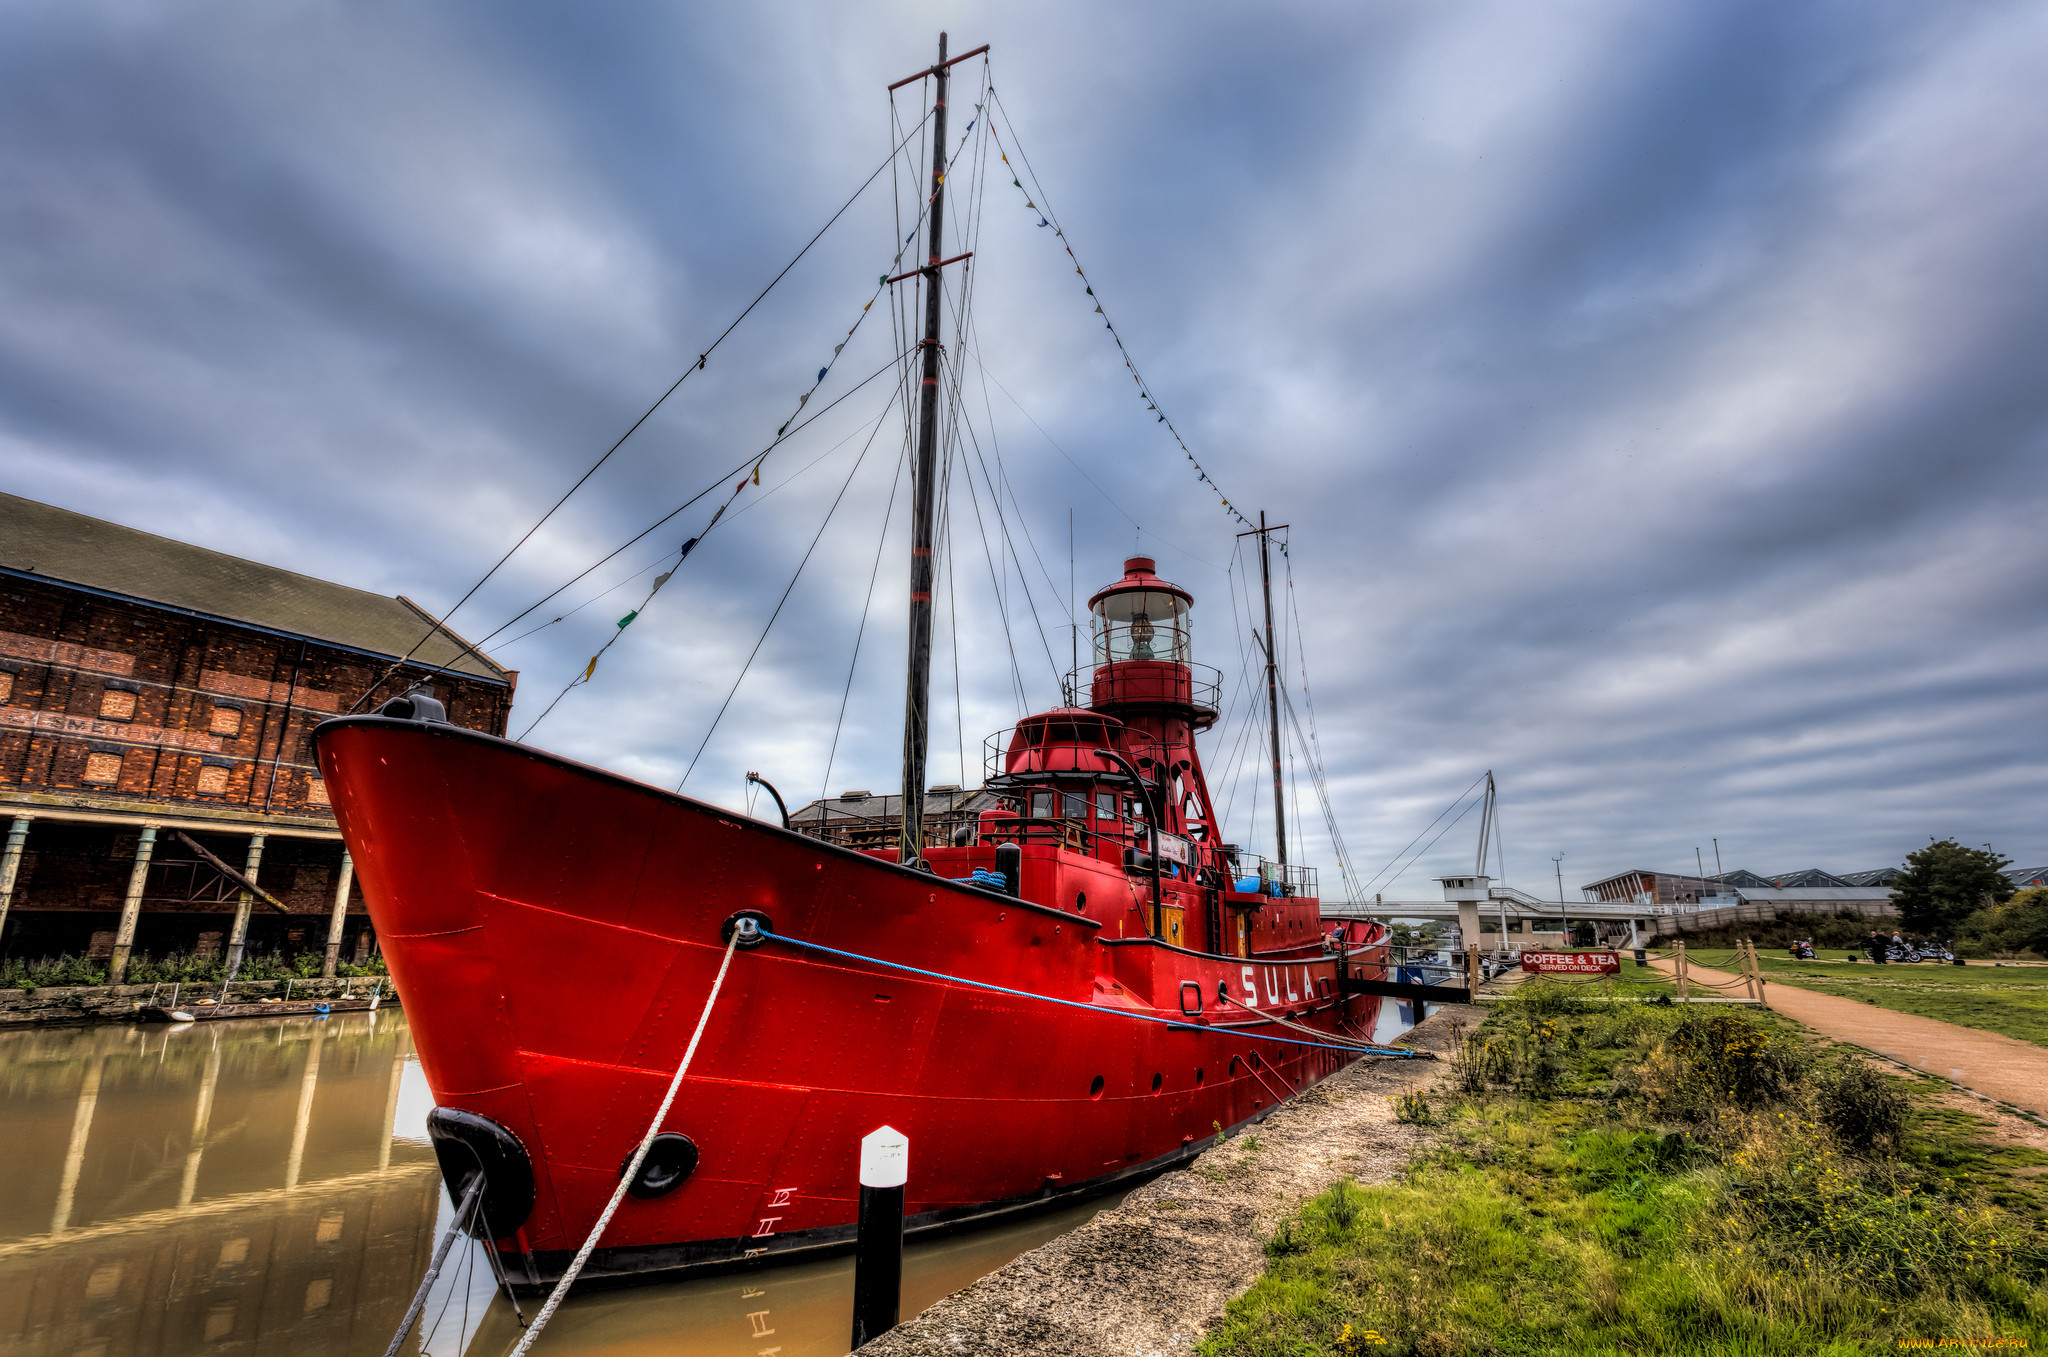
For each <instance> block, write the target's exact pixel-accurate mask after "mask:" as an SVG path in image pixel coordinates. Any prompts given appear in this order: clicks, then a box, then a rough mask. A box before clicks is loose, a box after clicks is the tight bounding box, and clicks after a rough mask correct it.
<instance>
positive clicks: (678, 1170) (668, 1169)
mask: <svg viewBox="0 0 2048 1357" xmlns="http://www.w3.org/2000/svg"><path fill="white" fill-rule="evenodd" d="M632 1164H633V1156H632V1155H630V1154H629V1155H627V1156H626V1160H625V1162H624V1163H622V1164H620V1165H619V1176H620V1177H621V1178H623V1177H625V1176H626V1170H627V1169H628V1168H631V1167H632ZM696 1171H697V1145H696V1142H695V1141H693V1140H691V1139H690V1138H689V1137H688V1136H685V1135H678V1134H676V1133H675V1132H673V1131H665V1132H663V1133H662V1134H660V1135H658V1136H656V1137H655V1138H654V1143H653V1144H652V1145H649V1146H648V1147H647V1157H646V1158H645V1159H643V1160H641V1161H640V1172H639V1173H637V1174H635V1175H634V1176H633V1181H632V1182H631V1183H630V1184H629V1185H628V1186H627V1188H626V1191H627V1192H628V1193H630V1194H631V1195H633V1196H635V1197H638V1198H639V1199H640V1200H642V1201H648V1200H651V1199H652V1198H655V1197H660V1196H663V1195H665V1194H667V1193H670V1192H673V1191H675V1190H676V1189H677V1188H679V1187H681V1186H682V1185H683V1182H684V1180H685V1179H687V1178H688V1177H689V1176H690V1175H691V1174H692V1173H695V1172H696Z"/></svg>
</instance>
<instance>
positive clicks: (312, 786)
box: [306, 777, 328, 806]
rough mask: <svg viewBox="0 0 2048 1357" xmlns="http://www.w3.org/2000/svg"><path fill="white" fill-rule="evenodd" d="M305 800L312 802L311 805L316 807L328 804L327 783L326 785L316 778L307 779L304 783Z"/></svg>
mask: <svg viewBox="0 0 2048 1357" xmlns="http://www.w3.org/2000/svg"><path fill="white" fill-rule="evenodd" d="M306 799H307V800H308V801H311V802H312V803H313V804H314V805H316V806H324V805H326V804H327V803H328V802H327V783H326V782H325V781H323V780H322V779H320V778H317V777H316V778H309V779H307V781H306Z"/></svg>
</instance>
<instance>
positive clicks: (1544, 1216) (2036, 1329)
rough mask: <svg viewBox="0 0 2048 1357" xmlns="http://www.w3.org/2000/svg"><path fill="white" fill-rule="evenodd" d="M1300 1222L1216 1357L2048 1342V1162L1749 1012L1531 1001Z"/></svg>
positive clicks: (1230, 1318) (1499, 1015)
mask: <svg viewBox="0 0 2048 1357" xmlns="http://www.w3.org/2000/svg"><path fill="white" fill-rule="evenodd" d="M1401 1112H1402V1115H1404V1116H1406V1117H1409V1118H1413V1119H1419V1120H1424V1121H1427V1122H1429V1123H1432V1124H1434V1126H1435V1127H1436V1130H1437V1136H1436V1148H1434V1149H1433V1150H1432V1151H1430V1152H1428V1153H1426V1154H1425V1155H1423V1156H1421V1157H1420V1158H1419V1159H1418V1160H1416V1161H1415V1162H1414V1163H1413V1164H1411V1166H1410V1167H1409V1169H1408V1171H1407V1173H1406V1175H1405V1177H1404V1178H1403V1179H1402V1180H1401V1181H1399V1182H1398V1183H1395V1184H1393V1185H1390V1186H1381V1187H1370V1188H1361V1187H1358V1186H1356V1185H1353V1184H1349V1183H1340V1184H1338V1186H1337V1187H1336V1188H1334V1189H1332V1190H1331V1191H1328V1192H1326V1193H1324V1194H1322V1195H1321V1196H1319V1197H1317V1198H1315V1199H1314V1200H1312V1201H1310V1202H1308V1203H1307V1204H1306V1205H1305V1206H1304V1207H1303V1208H1302V1210H1301V1211H1300V1212H1299V1213H1298V1214H1297V1215H1295V1216H1294V1217H1292V1218H1290V1219H1288V1220H1286V1221H1284V1222H1283V1223H1282V1225H1281V1226H1280V1228H1279V1229H1278V1230H1276V1231H1275V1233H1274V1234H1273V1236H1272V1238H1271V1239H1270V1240H1269V1241H1268V1243H1267V1246H1266V1252H1267V1258H1268V1267H1267V1270H1266V1272H1265V1274H1264V1275H1263V1277H1262V1278H1261V1279H1260V1280H1259V1282H1258V1283H1257V1284H1256V1285H1254V1286H1253V1287H1252V1288H1251V1290H1250V1291H1248V1292H1247V1293H1246V1294H1244V1295H1243V1296H1241V1297H1239V1298H1238V1299H1237V1300H1235V1301H1233V1302H1232V1303H1231V1305H1230V1307H1229V1310H1228V1311H1227V1313H1226V1315H1225V1318H1224V1321H1223V1323H1222V1324H1221V1325H1219V1326H1218V1327H1217V1328H1216V1329H1215V1330H1214V1331H1212V1332H1211V1334H1210V1335H1209V1336H1208V1337H1207V1338H1206V1339H1205V1340H1204V1342H1203V1344H1202V1345H1201V1349H1200V1350H1201V1351H1202V1352H1203V1353H1204V1354H1206V1355H1207V1357H1309V1355H1311V1354H1314V1355H1316V1357H1323V1355H1324V1354H1332V1355H1335V1354H1341V1355H1342V1357H1354V1355H1355V1354H1360V1353H1387V1354H1400V1353H1414V1354H1422V1355H1423V1357H1454V1355H1455V1354H1493V1353H1575V1354H1577V1353H1614V1354H1620V1353H1672V1354H1678V1353H1687V1354H1691V1353H1699V1354H1705V1353H1727V1352H1746V1353H1748V1352H1753V1353H1764V1352H1786V1353H1793V1352H1797V1353H1866V1352H1880V1351H1883V1352H1891V1351H1896V1350H1897V1349H1898V1348H1899V1347H1900V1346H1901V1345H1902V1343H1906V1342H1912V1341H1917V1340H1922V1339H1928V1340H1940V1339H1944V1338H1948V1339H1971V1340H1978V1341H1998V1340H2020V1341H2039V1340H2041V1339H2042V1338H2043V1337H2044V1336H2048V1234H2044V1232H2043V1230H2042V1227H2041V1224H2040V1222H2041V1220H2042V1219H2043V1218H2044V1216H2048V1190H2044V1185H2043V1183H2042V1182H2041V1181H2039V1180H2038V1179H2037V1178H2036V1177H2035V1176H2034V1175H2035V1171H2036V1170H2037V1168H2038V1167H2040V1166H2042V1165H2048V1155H2043V1154H2040V1153H2038V1152H2035V1151H2032V1150H2028V1149H2025V1148H2023V1147H2020V1148H2015V1147H2012V1146H2009V1145H2003V1144H2000V1143H1998V1142H1995V1141H1994V1140H1991V1139H1987V1138H1986V1135H1985V1133H1986V1132H1987V1130H1988V1129H1989V1123H1988V1122H1987V1121H1985V1119H1983V1118H1979V1117H1975V1116H1973V1115H1970V1114H1967V1113H1961V1112H1957V1111H1954V1110H1952V1109H1950V1108H1948V1107H1945V1106H1941V1105H1939V1104H1938V1103H1937V1102H1935V1100H1934V1094H1933V1091H1932V1087H1931V1086H1929V1085H1925V1084H1923V1083H1921V1082H1920V1081H1905V1080H1899V1079H1896V1078H1892V1077H1890V1076H1887V1075H1883V1074H1879V1073H1877V1072H1875V1071H1874V1070H1873V1069H1872V1068H1871V1067H1870V1066H1869V1065H1868V1064H1867V1063H1865V1062H1863V1061H1862V1060H1860V1059H1858V1058H1856V1057H1854V1056H1853V1055H1851V1054H1849V1053H1847V1052H1844V1051H1842V1050H1840V1048H1823V1047H1821V1046H1820V1045H1819V1044H1818V1043H1816V1042H1814V1041H1812V1040H1810V1039H1808V1038H1807V1037H1805V1036H1804V1035H1802V1034H1801V1033H1799V1032H1798V1031H1796V1030H1794V1029H1793V1028H1792V1027H1791V1026H1790V1025H1789V1024H1785V1023H1782V1022H1780V1021H1779V1020H1776V1019H1773V1018H1771V1017H1770V1016H1769V1015H1767V1014H1762V1013H1757V1012H1754V1011H1752V1010H1729V1009H1714V1010H1698V1009H1686V1008H1683V1007H1676V1006H1664V1005H1659V1004H1655V1003H1649V1004H1644V1003H1634V1004H1625V1005H1624V1004H1611V1005H1610V1004H1604V1003H1601V1002H1598V1001H1595V1000H1590V999H1588V998H1587V997H1585V996H1584V994H1583V992H1580V991H1572V990H1566V989H1563V988H1561V987H1555V986H1551V985H1547V984H1546V985H1532V986H1528V987H1525V988H1524V989H1523V991H1522V992H1521V995H1520V997H1518V998H1517V999H1516V1000H1514V1001H1512V1002H1507V1003H1503V1004H1500V1005H1499V1006H1498V1007H1497V1008H1496V1009H1495V1011H1494V1012H1493V1013H1492V1014H1491V1015H1490V1016H1489V1017H1488V1019H1487V1021H1486V1023H1485V1025H1484V1026H1483V1027H1481V1028H1480V1029H1478V1030H1477V1031H1476V1032H1473V1033H1470V1034H1467V1035H1466V1036H1465V1038H1464V1039H1463V1040H1462V1041H1461V1042H1460V1050H1459V1054H1458V1056H1457V1058H1456V1059H1455V1060H1454V1061H1453V1063H1452V1067H1451V1070H1450V1072H1449V1075H1448V1077H1447V1079H1446V1081H1445V1083H1444V1085H1443V1086H1441V1087H1440V1089H1439V1091H1438V1092H1437V1093H1435V1094H1433V1095H1431V1096H1430V1097H1428V1098H1414V1099H1411V1100H1410V1101H1409V1102H1407V1103H1405V1104H1404V1105H1403V1106H1402V1107H1401Z"/></svg>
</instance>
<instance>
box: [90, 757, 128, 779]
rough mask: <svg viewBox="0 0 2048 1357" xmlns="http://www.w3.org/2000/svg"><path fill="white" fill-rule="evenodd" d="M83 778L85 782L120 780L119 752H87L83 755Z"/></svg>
mask: <svg viewBox="0 0 2048 1357" xmlns="http://www.w3.org/2000/svg"><path fill="white" fill-rule="evenodd" d="M85 780H86V781H87V782H100V783H106V782H119V781H120V780H121V756H120V755H119V754H87V755H86V756H85Z"/></svg>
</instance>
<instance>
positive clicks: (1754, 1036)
mask: <svg viewBox="0 0 2048 1357" xmlns="http://www.w3.org/2000/svg"><path fill="white" fill-rule="evenodd" d="M1802 1059H1803V1057H1802V1055H1801V1054H1800V1051H1799V1049H1798V1048H1796V1047H1794V1046H1791V1045H1788V1044H1786V1043H1784V1042H1780V1041H1775V1040H1773V1039H1772V1038H1771V1036H1770V1035H1769V1034H1768V1033H1766V1032H1765V1031H1764V1030H1763V1029H1762V1028H1760V1027H1758V1026H1757V1025H1756V1024H1754V1023H1752V1022H1749V1021H1748V1020H1746V1019H1744V1018H1742V1017H1739V1016H1737V1015H1735V1014H1732V1013H1715V1014H1712V1015H1706V1016H1703V1015H1701V1014H1698V1013H1696V1012H1688V1013H1686V1014H1685V1016H1684V1017H1682V1018H1681V1019H1680V1020H1679V1021H1678V1023H1677V1024H1676V1025H1675V1026H1673V1027H1672V1028H1671V1029H1670V1034H1669V1035H1668V1036H1667V1037H1665V1038H1664V1040H1662V1041H1660V1042H1658V1043H1657V1044H1656V1046H1655V1047H1654V1048H1653V1049H1652V1050H1651V1051H1650V1052H1649V1053H1648V1054H1647V1055H1646V1056H1644V1057H1643V1059H1642V1060H1640V1061H1639V1062H1636V1063H1635V1064H1634V1065H1632V1066H1629V1067H1626V1068H1624V1069H1622V1070H1620V1071H1618V1072H1617V1078H1616V1083H1617V1087H1618V1090H1619V1091H1620V1092H1621V1093H1622V1094H1623V1095H1625V1096H1628V1097H1632V1098H1635V1099H1637V1100H1640V1101H1641V1102H1642V1103H1643V1104H1644V1105H1645V1106H1647V1107H1648V1109H1649V1110H1650V1112H1651V1113H1652V1115H1654V1116H1658V1117H1661V1118H1664V1119H1667V1120H1670V1121H1678V1122H1685V1123H1690V1124H1694V1125H1698V1124H1701V1123H1706V1122H1714V1121H1717V1120H1718V1119H1719V1118H1720V1117H1721V1116H1722V1114H1723V1113H1724V1112H1728V1111H1735V1112H1752V1111H1756V1110H1758V1109H1760V1108H1763V1107H1765V1106H1767V1105H1769V1104H1772V1103H1775V1102H1779V1101H1782V1100H1784V1099H1785V1098H1786V1097H1787V1096H1788V1095H1789V1094H1790V1093H1791V1092H1792V1089H1793V1086H1794V1084H1795V1083H1796V1081H1797V1080H1798V1077H1799V1073H1800V1068H1799V1067H1800V1064H1801V1062H1802Z"/></svg>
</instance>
